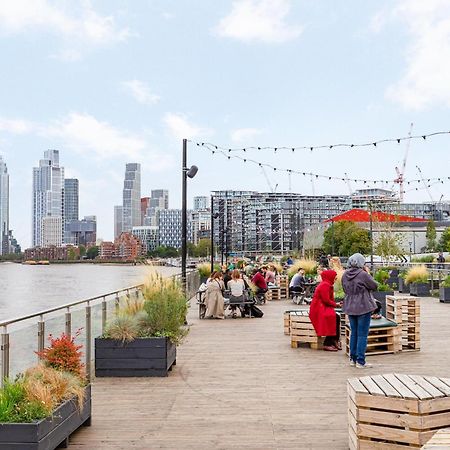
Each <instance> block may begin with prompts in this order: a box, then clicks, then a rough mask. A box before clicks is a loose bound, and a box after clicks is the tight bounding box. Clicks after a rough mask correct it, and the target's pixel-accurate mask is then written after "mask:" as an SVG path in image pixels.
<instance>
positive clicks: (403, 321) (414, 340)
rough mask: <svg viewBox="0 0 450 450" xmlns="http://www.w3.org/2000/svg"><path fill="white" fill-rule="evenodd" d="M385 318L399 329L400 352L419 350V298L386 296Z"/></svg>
mask: <svg viewBox="0 0 450 450" xmlns="http://www.w3.org/2000/svg"><path fill="white" fill-rule="evenodd" d="M386 318H387V319H390V320H394V321H395V322H397V323H398V324H399V325H400V327H401V345H402V351H404V352H407V351H418V350H420V298H418V297H410V296H398V297H396V296H393V295H388V296H387V297H386Z"/></svg>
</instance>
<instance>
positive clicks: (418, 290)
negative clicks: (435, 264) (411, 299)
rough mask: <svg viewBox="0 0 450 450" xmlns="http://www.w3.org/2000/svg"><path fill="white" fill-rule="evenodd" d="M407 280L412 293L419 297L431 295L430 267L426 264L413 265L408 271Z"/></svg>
mask: <svg viewBox="0 0 450 450" xmlns="http://www.w3.org/2000/svg"><path fill="white" fill-rule="evenodd" d="M405 282H406V283H407V284H408V285H409V293H410V295H414V296H417V297H428V296H430V282H429V281H428V269H427V268H426V267H425V266H423V265H421V266H414V267H411V268H410V269H409V270H408V272H407V273H406V276H405Z"/></svg>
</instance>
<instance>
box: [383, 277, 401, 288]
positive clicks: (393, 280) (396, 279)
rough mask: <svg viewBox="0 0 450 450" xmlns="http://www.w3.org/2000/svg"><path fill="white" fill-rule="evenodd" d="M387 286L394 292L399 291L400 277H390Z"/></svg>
mask: <svg viewBox="0 0 450 450" xmlns="http://www.w3.org/2000/svg"><path fill="white" fill-rule="evenodd" d="M386 284H387V285H388V286H390V287H391V288H392V289H394V290H396V289H398V288H399V286H398V285H399V277H393V276H391V277H389V278H388V279H387V280H386Z"/></svg>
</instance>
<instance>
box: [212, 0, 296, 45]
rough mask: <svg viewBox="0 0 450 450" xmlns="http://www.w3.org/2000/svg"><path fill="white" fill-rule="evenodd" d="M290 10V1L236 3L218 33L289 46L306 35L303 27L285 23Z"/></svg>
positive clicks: (221, 22)
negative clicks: (286, 43) (284, 43)
mask: <svg viewBox="0 0 450 450" xmlns="http://www.w3.org/2000/svg"><path fill="white" fill-rule="evenodd" d="M290 6H291V0H235V1H234V2H233V5H232V8H231V12H230V14H228V16H226V17H224V18H223V19H221V20H220V22H219V24H218V25H217V27H216V29H215V31H216V32H217V34H218V35H219V36H223V37H231V38H233V39H237V40H240V41H244V42H254V41H262V42H270V43H272V42H273V43H280V42H286V41H289V40H291V39H295V38H297V37H298V36H300V34H301V33H302V31H303V27H301V26H299V25H289V24H287V23H286V22H285V19H286V17H287V15H288V14H289V10H290Z"/></svg>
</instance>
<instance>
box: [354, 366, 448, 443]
mask: <svg viewBox="0 0 450 450" xmlns="http://www.w3.org/2000/svg"><path fill="white" fill-rule="evenodd" d="M347 391H348V424H349V446H350V449H352V450H403V449H408V448H409V449H411V448H412V449H414V448H416V449H419V448H421V446H422V445H424V444H426V443H427V442H428V441H429V440H430V439H431V437H432V436H433V435H434V434H435V433H436V431H437V430H439V429H441V428H446V427H449V426H450V379H448V378H445V379H444V378H437V377H422V376H417V375H400V374H387V375H372V376H365V377H361V378H350V379H349V380H348V382H347Z"/></svg>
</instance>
